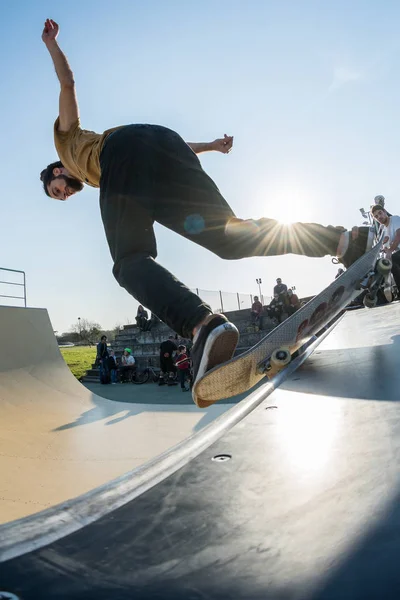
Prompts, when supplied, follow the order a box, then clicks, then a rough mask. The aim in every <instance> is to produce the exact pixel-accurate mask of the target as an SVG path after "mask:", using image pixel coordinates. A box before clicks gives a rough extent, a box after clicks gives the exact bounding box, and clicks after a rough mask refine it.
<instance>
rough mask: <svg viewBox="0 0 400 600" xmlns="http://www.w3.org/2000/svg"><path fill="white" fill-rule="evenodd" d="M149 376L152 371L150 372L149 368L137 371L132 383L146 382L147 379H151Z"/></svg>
mask: <svg viewBox="0 0 400 600" xmlns="http://www.w3.org/2000/svg"><path fill="white" fill-rule="evenodd" d="M149 377H150V373H149V370H148V369H145V370H144V371H136V372H135V373H134V374H133V375H132V383H136V384H137V385H140V384H142V383H146V381H148V380H149Z"/></svg>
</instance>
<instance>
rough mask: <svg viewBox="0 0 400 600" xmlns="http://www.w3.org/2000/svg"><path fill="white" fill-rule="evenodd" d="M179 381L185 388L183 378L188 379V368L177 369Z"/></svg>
mask: <svg viewBox="0 0 400 600" xmlns="http://www.w3.org/2000/svg"><path fill="white" fill-rule="evenodd" d="M178 375H179V383H180V384H181V388H182V389H183V390H184V389H185V380H186V379H190V369H178Z"/></svg>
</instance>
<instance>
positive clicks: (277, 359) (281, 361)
mask: <svg viewBox="0 0 400 600" xmlns="http://www.w3.org/2000/svg"><path fill="white" fill-rule="evenodd" d="M291 359H292V357H291V354H290V350H289V348H278V349H277V350H274V352H273V353H272V354H271V358H270V362H271V365H275V366H277V367H285V366H286V365H288V364H289V363H290V361H291Z"/></svg>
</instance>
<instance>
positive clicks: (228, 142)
mask: <svg viewBox="0 0 400 600" xmlns="http://www.w3.org/2000/svg"><path fill="white" fill-rule="evenodd" d="M232 146H233V135H226V133H225V134H224V137H223V138H218V139H217V140H214V141H213V142H211V149H212V150H215V151H216V152H222V154H229V152H230V151H231V150H232Z"/></svg>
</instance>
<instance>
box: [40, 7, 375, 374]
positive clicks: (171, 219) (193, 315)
mask: <svg viewBox="0 0 400 600" xmlns="http://www.w3.org/2000/svg"><path fill="white" fill-rule="evenodd" d="M58 32H59V27H58V25H57V23H55V22H54V21H52V20H50V19H48V20H47V21H46V22H45V25H44V30H43V33H42V40H43V42H44V43H45V45H46V47H47V49H48V51H49V53H50V55H51V58H52V60H53V63H54V67H55V70H56V73H57V76H58V79H59V82H60V86H61V93H60V102H59V116H58V118H57V120H56V122H55V125H54V141H55V146H56V150H57V153H58V156H59V159H60V160H59V161H57V162H54V163H52V164H50V165H48V166H47V167H46V168H45V169H44V170H43V171H42V173H41V177H40V178H41V181H42V183H43V187H44V191H45V193H46V194H47V195H48V196H49V197H51V198H54V199H56V200H67V199H68V198H69V197H70V196H71V195H72V194H75V193H76V192H79V191H81V190H82V189H83V187H84V184H85V183H86V184H88V185H90V186H92V187H97V188H100V210H101V216H102V220H103V224H104V228H105V233H106V237H107V241H108V244H109V248H110V252H111V255H112V258H113V261H114V268H113V273H114V276H115V278H116V279H117V281H118V283H119V284H120V285H121V286H122V287H124V288H125V289H126V290H127V291H128V292H129V293H130V294H131V295H132V296H133V297H134V298H136V299H137V300H138V301H139V302H140V304H143V305H144V306H147V307H148V308H149V309H150V310H151V312H152V313H155V314H156V315H157V316H158V317H159V318H160V319H161V320H162V321H164V322H165V323H167V325H169V326H170V327H171V328H172V329H173V330H174V331H176V332H177V333H179V334H180V335H181V336H183V337H187V338H193V349H192V364H193V378H194V381H196V380H197V379H198V378H200V377H201V376H202V375H203V374H204V373H205V372H206V371H208V370H209V369H210V368H211V367H213V366H215V365H217V364H219V363H221V362H224V361H226V360H229V359H230V358H231V356H232V355H233V353H234V350H235V347H236V345H237V341H238V331H237V329H236V327H235V326H234V325H233V324H231V323H229V322H228V320H227V319H226V317H225V316H223V315H213V314H212V310H211V308H210V307H209V306H208V305H207V304H206V303H205V302H203V301H202V300H201V299H200V298H199V297H198V296H197V295H196V294H194V293H193V292H191V291H190V290H189V289H188V288H187V287H186V286H185V285H184V284H183V283H181V282H180V281H178V280H177V279H176V278H175V277H174V276H173V275H172V274H171V273H169V272H168V271H167V270H166V269H164V268H163V267H162V266H161V265H160V264H159V263H157V262H156V260H155V259H156V257H157V247H156V240H155V236H154V231H153V224H154V222H155V221H157V222H159V223H161V224H162V225H164V226H165V227H168V228H169V229H171V230H173V231H175V232H176V233H178V234H180V235H182V236H183V237H185V238H187V239H190V240H192V241H194V242H196V243H197V244H199V245H200V246H203V247H204V248H207V249H208V250H210V251H211V252H214V253H215V254H216V255H217V256H220V257H221V258H224V259H227V260H232V259H238V258H244V257H249V256H276V255H280V254H290V253H292V254H301V255H305V256H314V257H318V256H325V255H327V254H328V255H331V256H337V257H338V258H339V260H340V261H341V262H342V263H343V264H344V265H345V266H346V267H347V266H349V265H350V264H352V263H353V262H354V261H355V260H356V259H357V258H359V256H361V255H362V254H363V253H364V252H366V251H367V250H368V249H369V247H370V246H371V245H372V241H373V237H372V236H371V234H370V229H369V228H368V227H360V228H358V229H357V228H355V229H354V230H353V231H352V232H349V231H346V230H345V229H344V228H343V227H332V226H328V227H324V226H323V225H318V224H315V223H295V224H293V225H291V226H287V225H283V224H280V223H279V222H277V221H275V220H273V219H268V218H263V219H258V220H243V219H239V218H237V217H236V216H235V214H234V212H233V210H232V209H231V208H230V206H229V205H228V203H227V202H226V200H225V199H224V198H223V196H222V195H221V193H220V191H219V190H218V188H217V186H216V184H215V183H214V181H213V180H212V179H211V178H210V177H209V176H208V175H207V174H206V173H205V172H204V171H203V169H202V167H201V164H200V161H199V160H198V158H197V156H196V154H199V153H200V152H204V151H208V150H214V151H219V152H222V153H223V154H227V153H228V152H229V151H230V150H231V148H232V143H233V138H232V137H231V136H227V135H225V136H224V138H221V139H217V140H215V141H213V142H210V143H186V142H184V141H183V139H182V138H181V137H180V136H179V135H178V134H177V133H175V132H174V131H171V130H170V129H167V128H165V127H161V126H158V125H126V126H121V127H117V128H114V129H110V130H108V131H105V132H104V133H102V134H96V133H94V132H92V131H86V130H84V129H81V126H80V120H79V109H78V102H77V97H76V92H75V84H74V77H73V73H72V70H71V68H70V66H69V64H68V61H67V59H66V57H65V55H64V54H63V52H62V51H61V49H60V47H59V46H58V43H57V40H56V38H57V35H58Z"/></svg>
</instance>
